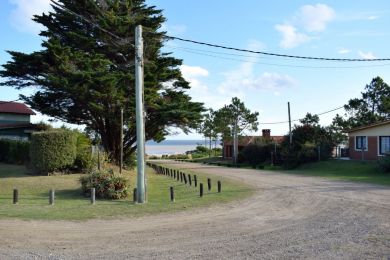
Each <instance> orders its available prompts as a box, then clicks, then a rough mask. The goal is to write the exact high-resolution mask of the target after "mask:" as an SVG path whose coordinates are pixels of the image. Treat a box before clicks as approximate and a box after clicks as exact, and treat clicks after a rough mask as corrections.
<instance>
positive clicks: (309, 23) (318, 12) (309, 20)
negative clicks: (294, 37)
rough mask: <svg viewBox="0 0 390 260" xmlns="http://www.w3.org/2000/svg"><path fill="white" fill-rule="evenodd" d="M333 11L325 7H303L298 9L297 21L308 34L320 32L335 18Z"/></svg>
mask: <svg viewBox="0 0 390 260" xmlns="http://www.w3.org/2000/svg"><path fill="white" fill-rule="evenodd" d="M335 14H336V13H335V11H334V10H333V9H332V8H331V7H329V6H327V5H325V4H316V5H304V6H302V7H301V8H300V9H299V12H298V15H297V17H298V18H297V19H298V20H299V22H300V24H301V25H302V27H303V28H304V29H305V30H306V31H308V32H322V31H324V30H325V29H326V25H327V23H329V22H330V21H332V20H333V19H334V18H335V16H336V15H335Z"/></svg>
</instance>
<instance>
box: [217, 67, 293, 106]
mask: <svg viewBox="0 0 390 260" xmlns="http://www.w3.org/2000/svg"><path fill="white" fill-rule="evenodd" d="M295 85H296V80H295V79H294V78H292V77H291V76H289V75H281V74H278V73H271V72H264V73H262V74H260V75H257V74H256V73H255V72H254V70H253V64H252V63H249V62H247V63H243V64H241V66H240V67H239V68H238V69H237V70H234V71H230V72H228V73H226V74H225V80H224V82H223V83H222V84H221V85H220V86H219V87H218V92H219V93H221V94H225V95H230V96H237V97H239V98H242V97H244V96H245V93H246V92H247V91H248V90H262V91H269V92H272V93H273V94H274V95H280V94H281V91H282V90H284V89H286V88H290V87H293V86H295Z"/></svg>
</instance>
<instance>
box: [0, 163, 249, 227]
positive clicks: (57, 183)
mask: <svg viewBox="0 0 390 260" xmlns="http://www.w3.org/2000/svg"><path fill="white" fill-rule="evenodd" d="M124 174H125V175H126V176H127V177H128V178H130V181H131V187H130V189H131V190H132V189H133V188H134V187H135V182H136V176H135V173H134V172H133V171H124ZM80 176H82V175H80V174H72V175H62V176H30V175H27V174H26V169H25V167H24V166H16V165H8V164H0V218H20V219H45V220H87V219H91V218H103V219H107V218H113V217H116V218H118V217H123V218H127V217H134V216H142V215H148V214H156V213H161V212H174V211H180V210H185V209H189V208H193V207H202V206H209V205H211V204H215V203H225V202H229V201H232V200H234V199H241V198H244V197H246V196H249V195H250V194H251V193H252V189H251V188H250V187H248V186H246V185H244V184H241V183H236V182H234V183H233V182H231V181H227V180H222V193H220V194H219V193H217V192H216V182H217V179H213V180H212V182H213V187H212V190H211V191H210V192H208V191H207V187H206V185H204V187H205V188H204V192H205V194H204V196H203V198H199V190H198V189H199V188H194V187H193V186H192V187H190V186H189V185H184V184H182V183H180V182H177V181H175V180H173V179H171V178H169V177H167V176H161V175H156V174H154V173H153V171H152V170H151V169H149V168H148V169H147V179H148V182H147V183H148V187H147V189H148V195H147V198H148V203H146V204H142V205H135V204H133V202H132V194H131V195H130V196H129V198H127V199H124V200H117V201H110V200H97V202H96V204H95V205H91V204H90V201H89V199H88V198H86V197H84V196H83V195H82V194H81V185H80V183H79V178H80ZM206 178H207V176H206V175H201V174H198V179H199V182H203V183H206V182H205V180H206ZM170 186H173V187H174V190H175V198H176V201H175V203H171V202H170V198H169V187H170ZM14 188H17V189H18V190H19V203H18V204H17V205H13V204H12V194H13V189H14ZM52 188H53V189H55V191H56V200H55V205H54V206H50V205H49V203H48V200H49V198H48V197H49V190H50V189H52ZM131 193H132V192H131Z"/></svg>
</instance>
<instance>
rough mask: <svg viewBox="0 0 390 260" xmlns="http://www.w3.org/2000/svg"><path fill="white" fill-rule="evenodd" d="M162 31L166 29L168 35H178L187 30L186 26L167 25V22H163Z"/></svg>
mask: <svg viewBox="0 0 390 260" xmlns="http://www.w3.org/2000/svg"><path fill="white" fill-rule="evenodd" d="M161 30H162V31H166V32H167V33H168V34H170V35H179V34H183V33H185V32H186V31H187V26H185V25H169V24H167V23H163V24H162V26H161Z"/></svg>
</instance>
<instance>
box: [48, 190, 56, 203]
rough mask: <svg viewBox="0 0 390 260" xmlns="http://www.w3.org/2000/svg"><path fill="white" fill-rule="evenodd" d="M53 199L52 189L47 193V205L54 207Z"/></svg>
mask: <svg viewBox="0 0 390 260" xmlns="http://www.w3.org/2000/svg"><path fill="white" fill-rule="evenodd" d="M54 198H55V195H54V190H53V189H52V190H50V192H49V205H54Z"/></svg>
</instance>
